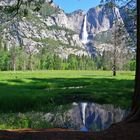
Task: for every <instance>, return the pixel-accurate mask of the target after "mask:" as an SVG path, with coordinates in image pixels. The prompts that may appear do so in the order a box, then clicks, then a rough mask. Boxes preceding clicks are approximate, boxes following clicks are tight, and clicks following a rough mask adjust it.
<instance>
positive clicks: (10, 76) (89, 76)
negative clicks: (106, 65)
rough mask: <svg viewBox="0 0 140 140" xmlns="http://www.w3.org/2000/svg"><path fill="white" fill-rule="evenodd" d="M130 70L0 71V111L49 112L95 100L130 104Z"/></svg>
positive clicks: (131, 78) (132, 85)
mask: <svg viewBox="0 0 140 140" xmlns="http://www.w3.org/2000/svg"><path fill="white" fill-rule="evenodd" d="M133 87H134V72H118V73H117V76H116V77H113V76H112V72H111V71H26V72H22V71H19V72H11V71H9V72H0V112H1V113H6V112H27V111H44V112H46V111H53V110H55V108H56V107H57V106H58V105H60V104H62V105H63V104H68V103H72V102H80V101H87V102H97V103H101V104H104V103H106V104H114V105H116V106H121V107H123V108H128V107H130V105H131V97H132V94H133Z"/></svg>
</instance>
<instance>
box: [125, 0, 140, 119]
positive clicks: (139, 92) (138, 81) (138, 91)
mask: <svg viewBox="0 0 140 140" xmlns="http://www.w3.org/2000/svg"><path fill="white" fill-rule="evenodd" d="M139 5H140V1H139V0H137V51H136V76H135V89H134V95H133V100H132V108H131V113H130V115H129V117H128V120H130V121H140V29H139V27H138V26H139V25H140V17H139V16H140V6H139Z"/></svg>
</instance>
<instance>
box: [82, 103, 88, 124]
mask: <svg viewBox="0 0 140 140" xmlns="http://www.w3.org/2000/svg"><path fill="white" fill-rule="evenodd" d="M86 106H87V103H81V108H82V119H83V125H84V126H85V124H86Z"/></svg>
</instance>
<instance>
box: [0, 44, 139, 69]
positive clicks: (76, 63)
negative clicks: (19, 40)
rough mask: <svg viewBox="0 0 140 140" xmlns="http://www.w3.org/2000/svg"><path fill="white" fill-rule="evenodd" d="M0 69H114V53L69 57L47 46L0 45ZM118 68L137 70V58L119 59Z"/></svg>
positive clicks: (106, 52) (72, 55)
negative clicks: (55, 52)
mask: <svg viewBox="0 0 140 140" xmlns="http://www.w3.org/2000/svg"><path fill="white" fill-rule="evenodd" d="M0 52H1V53H0V70H1V71H8V70H14V71H16V70H23V71H24V70H112V63H113V61H112V57H113V56H112V53H111V52H108V51H104V52H103V54H102V55H97V56H96V57H94V58H93V57H90V56H85V55H82V56H77V55H74V54H70V55H69V56H68V57H67V58H62V57H60V55H59V54H54V53H51V52H50V51H49V50H48V49H46V47H42V48H41V49H39V50H37V49H34V50H31V48H30V47H29V48H28V49H27V48H25V47H20V46H13V47H11V48H10V49H7V47H2V46H1V45H0ZM118 62H119V63H118V65H117V69H118V70H131V71H133V70H135V67H136V62H135V58H133V59H129V60H128V61H118Z"/></svg>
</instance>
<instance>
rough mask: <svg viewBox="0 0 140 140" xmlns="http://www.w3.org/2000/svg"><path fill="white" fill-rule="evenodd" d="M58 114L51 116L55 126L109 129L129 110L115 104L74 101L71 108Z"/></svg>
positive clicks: (96, 129) (80, 128) (84, 129)
mask: <svg viewBox="0 0 140 140" xmlns="http://www.w3.org/2000/svg"><path fill="white" fill-rule="evenodd" d="M56 114H57V115H56ZM56 114H55V115H52V116H53V117H52V118H53V119H52V118H51V122H52V123H53V124H54V125H55V126H58V127H62V128H72V129H76V130H81V131H101V130H104V129H107V128H108V127H109V126H110V125H111V124H112V123H116V122H119V121H121V120H122V119H124V117H125V116H126V115H127V114H128V111H126V110H123V109H120V108H115V107H114V106H113V105H99V104H95V103H85V102H83V103H73V104H72V106H71V108H70V109H69V110H67V111H65V112H63V113H62V114H61V113H60V112H57V113H56ZM46 116H47V115H46ZM47 120H48V119H47Z"/></svg>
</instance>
